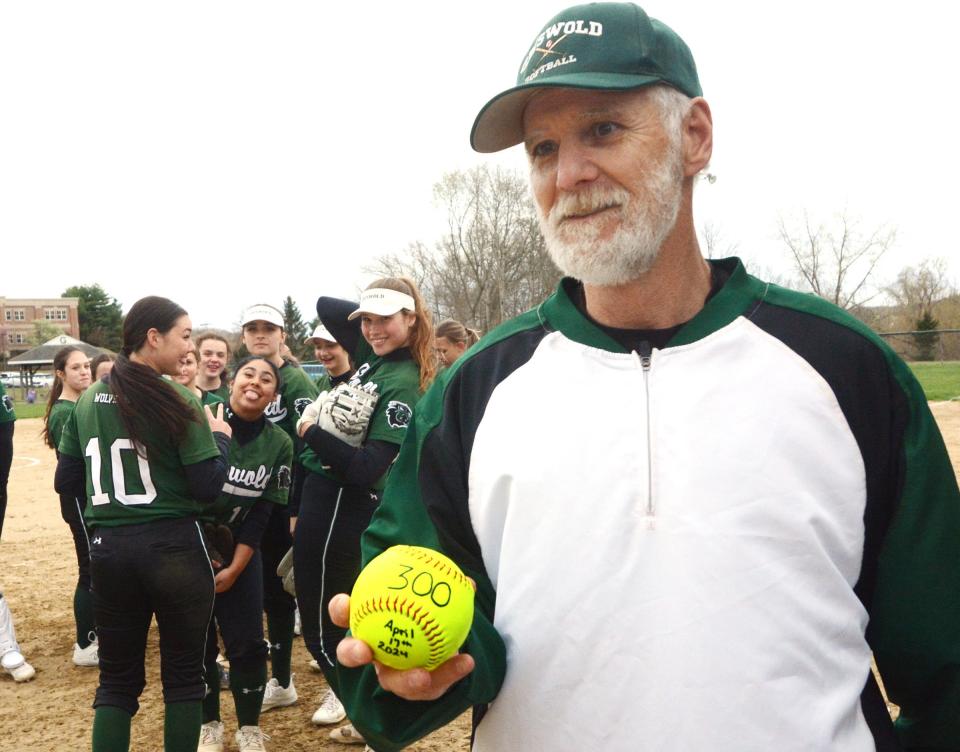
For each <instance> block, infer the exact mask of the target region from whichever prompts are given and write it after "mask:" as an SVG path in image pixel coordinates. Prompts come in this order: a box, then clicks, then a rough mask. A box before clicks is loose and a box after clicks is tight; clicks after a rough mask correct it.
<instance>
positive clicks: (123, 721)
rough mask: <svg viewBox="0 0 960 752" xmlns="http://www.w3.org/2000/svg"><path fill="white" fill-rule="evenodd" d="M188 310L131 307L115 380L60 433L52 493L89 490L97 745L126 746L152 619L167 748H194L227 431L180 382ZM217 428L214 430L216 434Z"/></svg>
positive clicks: (93, 390)
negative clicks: (210, 510)
mask: <svg viewBox="0 0 960 752" xmlns="http://www.w3.org/2000/svg"><path fill="white" fill-rule="evenodd" d="M191 329H192V324H191V322H190V317H189V316H188V315H187V313H186V311H184V310H183V309H182V308H181V307H180V306H178V305H177V304H176V303H174V302H173V301H171V300H167V299H166V298H160V297H148V298H143V299H142V300H138V301H137V302H136V303H134V305H133V306H132V307H131V308H130V311H129V312H128V313H127V316H126V318H125V319H124V323H123V348H122V349H121V351H120V354H119V355H118V356H117V360H116V362H115V363H114V366H113V370H112V371H111V373H110V381H109V383H106V382H104V381H98V382H96V383H95V384H94V385H93V386H91V387H90V388H89V389H87V391H86V392H84V394H83V396H81V397H80V399H79V400H78V401H77V404H76V408H75V409H74V411H73V413H72V414H71V415H70V417H69V419H68V420H67V424H66V426H65V428H64V430H63V436H62V438H61V440H60V460H59V462H58V464H57V474H56V479H55V486H56V489H57V492H58V493H61V494H72V495H76V496H81V495H82V496H85V497H86V506H85V511H84V519H85V521H86V523H87V527H88V528H89V534H90V539H91V545H90V575H91V580H92V585H93V593H94V615H95V617H96V623H97V629H98V632H99V638H100V640H99V643H100V647H99V654H100V685H99V686H98V687H97V691H96V697H95V699H94V708H95V709H96V712H95V714H94V721H93V751H94V752H102V751H104V750H110V751H111V752H113V751H115V750H125V749H129V745H130V721H131V718H132V716H133V715H134V714H135V713H136V712H137V709H138V707H139V703H138V701H137V698H138V697H139V695H140V693H141V692H142V691H143V686H144V665H143V664H144V658H145V656H144V652H145V646H146V638H147V630H148V628H149V626H150V621H151V619H152V618H153V617H154V616H156V620H157V625H158V627H159V630H160V646H161V647H160V665H161V676H162V682H163V696H164V701H165V703H166V705H165V717H164V749H165V750H166V752H195V750H196V749H197V742H198V739H199V736H200V723H201V704H200V703H201V700H202V698H203V696H204V693H205V690H206V688H205V685H204V681H203V655H204V645H205V641H206V635H207V626H208V624H209V621H210V614H211V609H212V607H213V599H214V573H213V569H212V566H211V563H210V559H209V557H208V555H207V550H206V546H205V544H204V540H203V535H202V532H201V529H200V526H199V524H198V522H197V518H198V516H199V514H200V513H201V510H202V508H203V506H204V505H205V504H208V503H210V502H212V501H213V500H214V499H216V497H217V496H218V494H219V492H220V489H221V488H222V487H223V484H224V481H225V480H226V477H227V456H228V451H229V447H230V434H231V428H230V425H229V424H228V423H226V422H225V421H224V420H223V407H222V405H218V407H217V416H216V417H215V416H214V415H213V413H211V411H210V408H209V407H205V408H204V409H203V410H201V406H200V403H199V401H198V400H197V398H196V397H195V396H194V395H193V394H191V393H190V392H188V391H187V390H186V389H184V388H183V387H182V386H180V385H179V384H176V383H174V382H172V381H169V380H167V379H164V378H162V377H163V376H164V375H168V376H173V375H175V374H177V373H178V372H179V370H180V359H181V358H182V357H183V356H184V355H185V354H186V353H187V352H188V351H189V350H190V348H191V347H192V345H193V343H192V342H191V340H190V333H191ZM211 429H212V432H211Z"/></svg>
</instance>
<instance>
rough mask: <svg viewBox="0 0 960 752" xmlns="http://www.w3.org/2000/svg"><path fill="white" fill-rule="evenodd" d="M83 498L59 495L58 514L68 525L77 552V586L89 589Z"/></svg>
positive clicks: (88, 537)
mask: <svg viewBox="0 0 960 752" xmlns="http://www.w3.org/2000/svg"><path fill="white" fill-rule="evenodd" d="M84 504H86V500H85V499H78V498H76V497H75V496H66V495H64V494H61V495H60V516H61V517H62V518H63V521H64V522H66V523H67V525H69V526H70V534H71V535H72V536H73V548H74V550H75V551H76V552H77V587H78V588H83V589H84V590H89V589H90V536H89V534H88V532H87V526H86V524H85V523H84V521H83V507H84Z"/></svg>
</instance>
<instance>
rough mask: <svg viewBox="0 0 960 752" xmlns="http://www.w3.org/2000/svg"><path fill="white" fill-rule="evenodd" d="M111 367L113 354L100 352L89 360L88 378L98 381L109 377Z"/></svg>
mask: <svg viewBox="0 0 960 752" xmlns="http://www.w3.org/2000/svg"><path fill="white" fill-rule="evenodd" d="M112 368H113V356H111V355H107V354H106V353H100V354H99V355H97V356H95V357H94V358H93V360H91V361H90V380H91V381H100V380H101V379H105V378H109V377H110V371H111V369H112Z"/></svg>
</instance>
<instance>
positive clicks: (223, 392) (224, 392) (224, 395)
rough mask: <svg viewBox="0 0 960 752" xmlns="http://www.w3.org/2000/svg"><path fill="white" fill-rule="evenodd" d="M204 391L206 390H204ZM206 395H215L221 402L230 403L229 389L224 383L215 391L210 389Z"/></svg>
mask: <svg viewBox="0 0 960 752" xmlns="http://www.w3.org/2000/svg"><path fill="white" fill-rule="evenodd" d="M204 391H206V390H204ZM207 394H215V395H217V396H218V397H219V398H220V401H221V402H229V401H230V387H228V386H227V385H226V383H221V384H220V386H218V387H217V388H216V389H211V390H210V391H209V392H207Z"/></svg>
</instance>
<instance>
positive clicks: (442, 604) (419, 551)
mask: <svg viewBox="0 0 960 752" xmlns="http://www.w3.org/2000/svg"><path fill="white" fill-rule="evenodd" d="M472 622H473V585H472V584H471V583H470V580H468V579H467V577H466V576H465V575H464V574H463V572H461V571H460V568H459V567H457V565H456V564H454V563H453V562H452V561H451V560H450V559H448V558H447V557H446V556H444V555H443V554H441V553H438V552H437V551H433V550H432V549H429V548H423V547H420V546H393V547H392V548H388V549H387V550H386V551H384V552H383V553H382V554H380V555H379V556H377V557H376V558H375V559H373V560H372V561H371V562H370V563H369V564H367V566H366V567H364V569H363V571H362V572H361V573H360V576H359V577H358V578H357V581H356V583H355V584H354V586H353V592H352V593H351V594H350V631H351V632H352V633H353V636H354V637H356V638H357V639H360V640H363V641H364V642H365V643H367V645H369V646H370V648H371V649H372V650H373V657H374V658H375V659H376V660H378V661H380V662H381V663H383V664H384V665H387V666H390V667H391V668H396V669H409V668H425V669H427V670H428V671H432V670H433V669H435V668H436V667H437V666H439V665H440V664H441V663H443V662H444V661H445V660H447V659H448V658H451V657H452V656H454V655H456V652H457V650H459V649H460V646H461V645H463V642H464V640H466V639H467V633H468V632H469V631H470V624H471V623H472Z"/></svg>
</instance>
